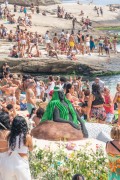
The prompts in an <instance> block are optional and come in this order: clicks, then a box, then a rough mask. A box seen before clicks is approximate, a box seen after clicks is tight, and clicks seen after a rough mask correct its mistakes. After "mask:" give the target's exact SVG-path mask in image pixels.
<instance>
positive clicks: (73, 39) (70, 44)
mask: <svg viewBox="0 0 120 180" xmlns="http://www.w3.org/2000/svg"><path fill="white" fill-rule="evenodd" d="M74 46H75V38H74V32H72V33H71V35H70V38H69V50H70V51H72V50H73V48H74Z"/></svg>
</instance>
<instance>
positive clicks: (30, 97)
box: [26, 82, 36, 114]
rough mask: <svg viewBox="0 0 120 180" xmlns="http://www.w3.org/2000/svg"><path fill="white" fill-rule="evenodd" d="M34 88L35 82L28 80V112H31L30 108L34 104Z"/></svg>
mask: <svg viewBox="0 0 120 180" xmlns="http://www.w3.org/2000/svg"><path fill="white" fill-rule="evenodd" d="M34 89H35V82H30V83H29V84H28V87H27V90H26V101H27V110H28V112H29V114H31V111H32V108H34V107H35V106H36V98H35V93H34Z"/></svg>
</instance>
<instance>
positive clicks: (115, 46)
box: [112, 36, 117, 53]
mask: <svg viewBox="0 0 120 180" xmlns="http://www.w3.org/2000/svg"><path fill="white" fill-rule="evenodd" d="M112 44H113V48H114V49H113V50H114V52H115V53H117V36H114V38H113V40H112Z"/></svg>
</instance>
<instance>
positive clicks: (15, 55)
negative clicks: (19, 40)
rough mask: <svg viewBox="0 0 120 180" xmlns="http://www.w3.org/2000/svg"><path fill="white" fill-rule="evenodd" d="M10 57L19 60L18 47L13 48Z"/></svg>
mask: <svg viewBox="0 0 120 180" xmlns="http://www.w3.org/2000/svg"><path fill="white" fill-rule="evenodd" d="M10 56H11V57H15V58H18V49H17V46H13V49H12V51H11V52H10Z"/></svg>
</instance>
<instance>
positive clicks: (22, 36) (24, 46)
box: [21, 32, 26, 57]
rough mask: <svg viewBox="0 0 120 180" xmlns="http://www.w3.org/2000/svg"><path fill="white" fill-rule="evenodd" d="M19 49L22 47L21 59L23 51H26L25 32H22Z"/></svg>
mask: <svg viewBox="0 0 120 180" xmlns="http://www.w3.org/2000/svg"><path fill="white" fill-rule="evenodd" d="M21 47H22V52H21V57H24V54H25V49H26V33H25V32H23V33H22V35H21Z"/></svg>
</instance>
